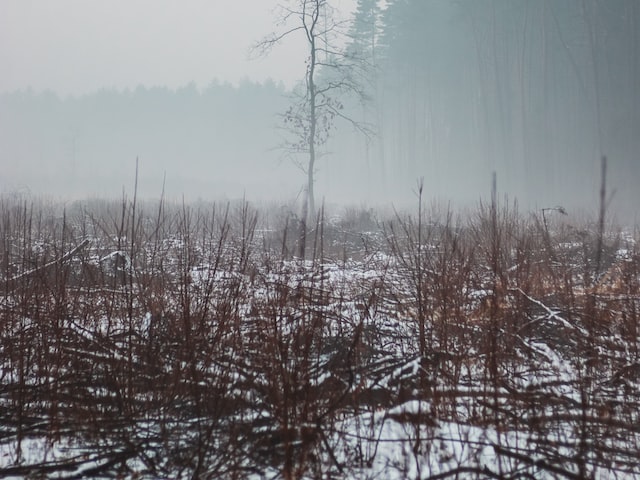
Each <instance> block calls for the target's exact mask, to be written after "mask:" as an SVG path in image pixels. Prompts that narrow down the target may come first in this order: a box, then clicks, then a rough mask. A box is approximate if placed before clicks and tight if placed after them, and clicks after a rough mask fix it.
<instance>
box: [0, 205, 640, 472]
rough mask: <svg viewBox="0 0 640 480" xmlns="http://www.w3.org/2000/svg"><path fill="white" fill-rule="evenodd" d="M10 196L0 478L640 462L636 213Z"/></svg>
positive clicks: (2, 243) (2, 208)
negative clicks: (629, 217) (299, 211)
mask: <svg viewBox="0 0 640 480" xmlns="http://www.w3.org/2000/svg"><path fill="white" fill-rule="evenodd" d="M335 210H336V211H335V212H330V211H329V210H327V211H326V212H323V211H321V213H320V215H319V216H318V218H317V222H316V223H315V224H314V225H311V226H309V233H308V235H307V246H306V252H305V256H304V259H303V258H301V256H300V254H299V252H300V251H301V250H300V245H299V240H300V235H299V231H300V225H299V224H298V221H297V218H296V216H295V215H293V214H291V213H290V211H291V210H290V209H289V208H286V207H284V208H282V207H277V208H276V207H273V208H266V207H265V208H262V207H261V208H257V207H255V206H253V205H251V204H250V203H248V202H245V201H238V202H231V203H229V204H217V205H216V204H204V203H202V204H189V205H181V204H170V203H168V202H155V203H149V202H145V203H143V202H137V201H136V200H135V197H134V198H127V197H124V198H123V199H122V200H121V201H115V202H114V201H99V200H92V201H85V202H78V203H74V204H67V205H66V206H64V205H61V204H57V203H55V202H51V201H44V200H37V199H33V198H24V197H19V196H4V197H3V198H1V199H0V261H1V266H0V292H1V293H0V352H1V354H0V365H1V367H0V476H2V477H13V478H24V477H27V478H65V479H70V478H225V479H227V478H251V479H262V478H283V479H287V480H288V479H294V478H296V479H298V478H361V479H396V478H397V479H404V478H416V479H418V478H420V479H428V478H430V479H454V478H483V479H484V478H486V479H491V478H493V479H534V478H535V479H546V478H568V479H578V478H621V479H622V478H640V467H638V464H639V463H640V453H639V452H640V419H639V418H638V417H639V416H640V409H639V403H640V352H639V347H640V335H639V327H638V316H639V310H640V255H639V254H640V252H639V250H638V245H637V232H636V231H635V230H634V229H629V228H617V227H616V226H615V225H611V224H609V223H607V222H603V221H602V220H604V219H603V218H599V219H598V218H596V219H589V218H575V217H573V216H572V215H571V214H569V215H562V211H561V210H560V209H558V210H553V209H552V210H548V211H546V212H544V211H543V212H531V213H526V212H518V210H517V208H516V206H515V205H498V204H497V202H492V203H490V204H480V205H479V206H478V207H477V209H475V210H474V211H472V212H466V213H462V212H455V211H451V210H450V209H447V208H438V207H426V206H424V205H422V204H421V205H419V206H417V207H416V211H415V212H407V213H404V212H393V211H392V212H390V213H387V214H384V213H380V212H374V211H371V210H367V209H357V208H353V209H345V208H340V209H335Z"/></svg>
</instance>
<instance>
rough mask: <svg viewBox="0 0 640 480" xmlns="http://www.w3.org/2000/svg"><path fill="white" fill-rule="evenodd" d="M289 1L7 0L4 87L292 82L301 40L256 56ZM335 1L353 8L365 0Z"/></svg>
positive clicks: (2, 7) (1, 41) (77, 89)
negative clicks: (254, 49)
mask: <svg viewBox="0 0 640 480" xmlns="http://www.w3.org/2000/svg"><path fill="white" fill-rule="evenodd" d="M279 1H280V3H281V2H282V1H287V0H109V1H106V0H0V71H1V72H2V74H0V92H12V91H15V90H22V89H25V88H27V87H32V88H33V89H34V90H36V91H41V90H45V89H50V90H53V91H54V92H57V93H59V94H62V95H68V94H74V95H78V94H84V93H89V92H92V91H95V90H98V89H100V88H104V87H107V88H110V87H115V88H117V89H124V88H131V89H133V88H135V87H136V86H138V85H145V86H156V85H162V86H167V87H170V88H177V87H180V86H184V85H186V84H188V83H190V82H192V81H193V82H195V83H196V84H197V85H198V86H199V87H205V86H206V85H208V84H209V83H210V82H211V81H212V80H213V79H214V78H216V79H218V80H222V81H229V82H233V83H236V82H238V81H239V80H241V79H243V78H250V79H253V80H263V79H266V78H273V79H275V80H282V81H284V82H285V83H286V84H291V83H293V82H294V81H295V80H296V79H298V78H300V77H301V74H302V73H303V72H301V65H300V62H301V60H302V59H303V58H304V57H303V54H304V50H303V45H302V43H301V42H296V41H289V42H287V43H285V44H283V45H281V46H280V48H278V49H277V50H275V51H274V52H272V53H271V55H269V56H268V57H267V58H258V59H249V55H248V51H249V48H250V47H251V45H253V44H254V43H255V42H256V41H257V40H259V39H261V38H263V37H264V36H266V35H267V34H269V33H270V32H272V31H274V29H275V28H277V27H276V26H275V24H274V21H275V17H276V12H275V7H276V6H277V4H278V3H279ZM335 3H336V4H337V5H338V6H339V7H340V9H341V10H342V11H343V13H344V14H346V13H347V12H349V11H350V9H352V8H353V4H354V3H355V0H337V1H336V2H335ZM302 68H304V66H302Z"/></svg>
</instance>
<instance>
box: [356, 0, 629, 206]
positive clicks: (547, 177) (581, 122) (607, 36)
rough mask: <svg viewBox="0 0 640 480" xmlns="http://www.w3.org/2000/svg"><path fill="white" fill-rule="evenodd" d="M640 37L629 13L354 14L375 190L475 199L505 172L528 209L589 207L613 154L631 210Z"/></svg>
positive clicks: (519, 8)
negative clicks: (407, 189)
mask: <svg viewBox="0 0 640 480" xmlns="http://www.w3.org/2000/svg"><path fill="white" fill-rule="evenodd" d="M638 31H640V5H639V4H638V2H636V1H634V0H611V1H606V2H602V1H591V0H584V1H583V0H569V1H563V2H554V1H550V0H481V1H477V0H462V1H456V2H452V1H443V0H392V1H389V2H386V7H384V6H383V5H382V4H381V2H378V1H376V0H360V1H359V2H358V7H357V11H356V14H355V17H354V25H353V36H354V41H353V43H352V45H351V46H350V48H351V49H352V51H353V52H354V53H357V54H360V55H363V56H364V57H365V58H366V59H367V61H368V62H370V63H371V64H372V65H373V66H374V67H375V68H374V71H375V72H377V76H376V78H375V79H374V80H372V82H371V84H370V85H369V88H370V92H371V94H372V96H373V98H374V102H373V103H372V105H371V106H370V109H369V110H367V111H366V118H367V119H368V120H369V121H371V122H373V123H374V124H376V126H377V127H378V137H377V139H376V141H375V142H374V145H373V146H371V147H370V148H369V150H368V154H369V156H370V158H369V163H368V164H369V165H370V166H371V171H372V175H371V176H372V178H375V180H376V181H378V182H380V183H381V184H382V185H385V184H392V183H393V182H399V183H405V184H407V183H408V182H410V181H411V180H413V179H415V178H416V177H418V176H422V175H424V177H425V182H426V186H427V188H428V190H429V191H430V192H432V193H434V194H436V195H442V196H445V197H452V198H460V197H462V198H464V197H468V196H472V197H473V198H474V199H475V198H477V195H478V192H481V191H483V190H487V189H488V185H489V182H490V180H489V179H490V172H491V171H497V173H498V180H499V185H500V188H501V189H502V190H503V191H505V192H508V193H510V194H511V196H512V197H515V196H517V197H518V198H519V199H520V200H521V202H522V203H526V204H527V205H529V206H531V205H535V204H538V205H539V206H540V204H542V206H544V203H545V202H555V203H564V202H567V203H572V204H573V205H575V204H586V203H587V202H588V201H589V199H590V198H592V197H593V195H592V192H593V191H595V185H597V179H598V173H597V172H598V165H599V159H600V157H601V155H602V154H606V155H608V156H609V158H610V161H611V163H610V164H611V170H612V172H611V173H612V178H613V179H614V183H615V186H616V188H617V190H618V193H617V195H618V200H620V205H622V204H624V203H630V202H633V201H637V196H636V190H637V189H636V188H635V185H636V184H637V183H638V180H639V178H640V162H639V161H638V154H637V152H638V151H640V143H639V139H638V135H637V132H639V131H640V97H639V96H638V95H637V90H638V86H639V85H640V35H638Z"/></svg>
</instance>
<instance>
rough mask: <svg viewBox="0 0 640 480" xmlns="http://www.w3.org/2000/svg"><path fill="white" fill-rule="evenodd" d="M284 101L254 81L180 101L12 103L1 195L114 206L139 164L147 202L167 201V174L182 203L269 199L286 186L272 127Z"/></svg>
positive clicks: (141, 92)
mask: <svg viewBox="0 0 640 480" xmlns="http://www.w3.org/2000/svg"><path fill="white" fill-rule="evenodd" d="M284 94H285V88H284V86H283V85H281V84H276V83H274V82H265V83H263V84H260V83H253V82H249V81H246V82H242V83H241V84H240V85H237V86H234V85H231V84H225V83H218V82H214V83H212V84H211V85H209V86H208V87H207V88H204V89H202V90H199V89H197V88H196V86H195V85H194V84H191V85H188V86H186V87H184V88H180V89H177V90H175V91H174V90H169V89H167V88H162V87H154V88H145V87H142V86H140V87H138V88H136V89H135V90H133V91H129V90H126V91H116V90H109V89H105V90H101V91H99V92H97V93H94V94H91V95H86V96H82V97H67V98H60V97H58V96H57V95H55V94H54V93H51V92H44V93H36V92H32V91H26V92H18V93H14V94H5V95H2V96H0V112H1V113H0V124H1V125H2V129H1V130H2V132H1V133H0V144H1V145H2V146H3V152H2V156H3V165H6V168H5V174H6V176H5V182H7V179H10V181H11V184H8V185H4V186H5V187H6V188H9V189H17V190H20V189H21V188H22V187H23V186H28V187H29V188H30V189H33V190H35V191H36V192H38V193H40V192H48V193H54V194H56V195H67V196H72V197H78V196H80V197H82V196H87V195H93V194H97V195H99V196H106V197H111V198H113V197H114V196H118V195H119V193H120V192H121V191H122V187H123V185H126V186H127V187H130V186H131V185H132V182H133V178H134V174H135V163H136V158H139V163H140V181H141V185H140V190H141V192H142V193H143V194H144V195H146V196H151V197H156V198H157V197H159V196H160V194H161V190H162V183H163V177H164V175H165V174H166V177H167V182H166V184H167V189H168V191H169V193H172V194H174V195H176V196H180V195H182V194H186V195H187V196H188V197H189V198H192V199H193V198H197V197H198V196H202V197H207V198H217V197H219V196H224V195H235V196H241V195H242V193H243V191H245V190H246V191H247V192H251V191H253V192H254V193H255V194H256V195H257V194H259V193H262V194H264V193H265V191H272V190H273V186H274V185H273V183H275V185H276V186H278V183H277V182H278V181H281V180H280V179H279V176H278V175H279V174H281V173H282V172H276V171H275V170H276V169H277V167H278V161H277V160H278V155H279V153H278V152H277V151H274V147H277V144H278V141H277V133H276V132H275V131H274V127H275V126H276V125H277V123H278V120H277V113H278V112H280V111H282V110H284V108H285V106H286V99H285V97H284ZM247 172H251V173H252V175H247ZM284 173H285V174H286V173H287V171H286V169H285V170H284ZM269 182H272V184H271V185H269ZM53 185H55V190H53V191H52V186H53ZM267 187H268V188H267ZM261 189H262V191H260V190H261Z"/></svg>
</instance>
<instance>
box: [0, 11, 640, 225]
mask: <svg viewBox="0 0 640 480" xmlns="http://www.w3.org/2000/svg"><path fill="white" fill-rule="evenodd" d="M639 10H640V6H639V4H638V2H636V1H634V0H610V1H606V2H603V1H594V0H567V1H564V2H561V3H558V2H554V1H552V0H481V1H477V0H461V1H456V2H453V1H446V0H392V1H388V2H385V3H383V2H380V1H378V0H359V1H358V4H357V8H356V11H355V13H354V16H353V19H352V24H351V28H350V38H351V40H350V41H349V42H348V44H347V45H346V46H345V48H346V53H347V54H349V55H353V56H356V57H357V58H359V59H360V60H361V61H362V62H363V63H364V64H366V65H367V66H368V67H370V68H369V75H368V76H367V77H366V78H364V79H362V87H363V89H364V90H365V91H366V93H367V94H368V96H369V102H367V103H365V104H361V103H357V102H355V101H352V102H349V100H348V99H346V101H345V105H346V108H347V109H348V110H349V113H350V115H351V117H353V118H355V119H357V120H361V121H363V122H366V123H367V124H369V125H370V126H371V127H373V130H374V131H375V132H376V135H374V136H372V137H371V138H368V139H366V138H364V137H363V136H362V135H361V134H360V133H358V132H357V131H356V130H355V129H353V128H351V127H350V126H349V124H348V123H339V124H337V127H338V128H337V131H336V132H335V135H334V136H333V137H332V138H331V140H330V141H329V143H328V144H326V145H322V148H321V150H322V151H321V152H320V153H321V155H320V160H319V162H318V165H317V169H318V172H317V176H316V180H317V191H318V196H319V197H320V196H326V198H327V200H328V201H344V200H347V201H351V202H359V201H362V200H365V201H369V202H372V203H382V202H389V201H393V202H396V203H401V202H405V201H411V202H412V201H413V192H412V187H413V186H414V185H415V182H416V179H417V178H420V177H424V181H425V189H426V192H428V195H429V196H430V197H436V198H439V199H441V200H445V201H449V200H454V201H456V200H457V201H461V202H463V203H467V204H469V203H470V204H473V203H475V202H476V201H477V199H478V198H479V197H481V196H486V194H487V193H488V191H489V190H490V182H491V173H492V172H494V171H495V172H496V173H497V178H498V189H499V191H500V192H501V193H506V194H508V195H509V196H510V197H511V198H517V199H518V200H519V201H520V203H521V205H523V206H525V207H526V208H542V207H549V206H554V205H563V206H565V207H567V208H570V209H575V208H586V209H591V208H592V207H593V206H594V205H593V200H594V199H595V198H596V197H597V195H596V191H597V188H598V182H599V165H600V158H601V156H602V155H603V154H604V155H607V157H608V158H609V166H610V168H609V182H610V185H611V189H612V190H615V191H616V194H615V196H614V197H613V203H612V204H611V206H612V208H613V209H614V210H616V211H617V212H622V213H623V214H627V215H628V218H630V219H631V220H632V221H633V215H635V212H634V211H633V207H632V206H633V205H634V204H636V203H637V201H638V189H637V188H636V185H637V183H638V181H639V180H640V162H639V161H638V154H637V152H638V151H640V137H639V136H638V135H637V132H639V131H640V96H639V95H637V89H638V85H640V35H639V34H638V33H637V32H638V31H640V12H639ZM299 71H300V78H301V79H302V78H303V77H304V65H299ZM289 93H290V92H288V91H287V89H286V88H285V87H284V86H283V85H281V84H277V83H274V82H265V83H264V84H256V83H252V82H250V81H246V82H243V83H241V84H240V85H235V86H234V85H229V84H221V83H212V84H211V85H210V86H209V87H207V88H205V89H203V90H199V89H197V88H196V87H195V86H194V85H189V86H186V87H184V88H181V89H178V90H176V91H171V90H168V89H166V88H145V87H139V88H137V89H135V90H133V91H120V92H119V91H114V90H103V91H100V92H97V93H95V94H92V95H87V96H84V97H79V98H65V99H61V98H57V97H56V96H55V95H54V94H52V93H33V92H21V93H14V94H5V95H1V96H0V127H1V128H0V146H1V147H2V153H1V155H2V163H3V170H4V173H5V175H4V176H3V178H4V179H3V185H2V186H3V187H4V188H5V189H9V190H16V189H20V188H21V187H22V186H28V187H29V188H30V189H32V190H35V191H37V192H44V191H51V190H52V189H53V185H55V186H56V187H57V189H56V191H55V193H57V194H60V193H64V194H73V195H75V196H78V195H81V196H84V195H87V194H88V193H89V192H91V193H97V194H99V195H102V196H109V197H114V196H116V195H119V192H120V191H121V187H122V185H123V184H128V185H130V184H131V183H132V178H133V171H134V169H135V166H134V165H135V158H136V157H139V158H140V162H141V175H140V182H141V185H140V188H141V191H142V192H144V193H145V194H146V195H147V196H155V197H157V196H158V195H159V192H160V189H161V185H162V178H163V176H164V174H165V173H166V175H167V180H168V181H167V188H168V189H169V192H170V193H173V194H174V195H175V196H180V195H182V194H183V193H186V194H187V195H189V196H191V197H198V196H202V197H206V198H211V197H216V196H217V195H219V194H226V195H231V196H241V195H242V194H243V192H246V193H247V194H248V195H250V196H251V195H252V196H253V197H258V196H267V195H269V194H273V193H274V192H276V195H282V196H285V197H289V198H291V197H294V196H295V195H297V193H298V192H299V190H300V188H301V186H302V184H303V180H304V178H303V176H302V175H301V174H300V172H299V171H298V170H297V169H296V167H295V166H293V162H291V161H290V160H291V158H287V157H284V156H283V151H282V150H279V149H278V147H279V146H280V145H282V143H283V141H282V139H283V137H285V136H286V129H283V128H282V127H284V126H285V125H284V123H283V121H282V118H281V117H279V115H281V114H283V113H284V112H286V110H287V107H288V106H289V99H288V98H287V95H288V94H289Z"/></svg>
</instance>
